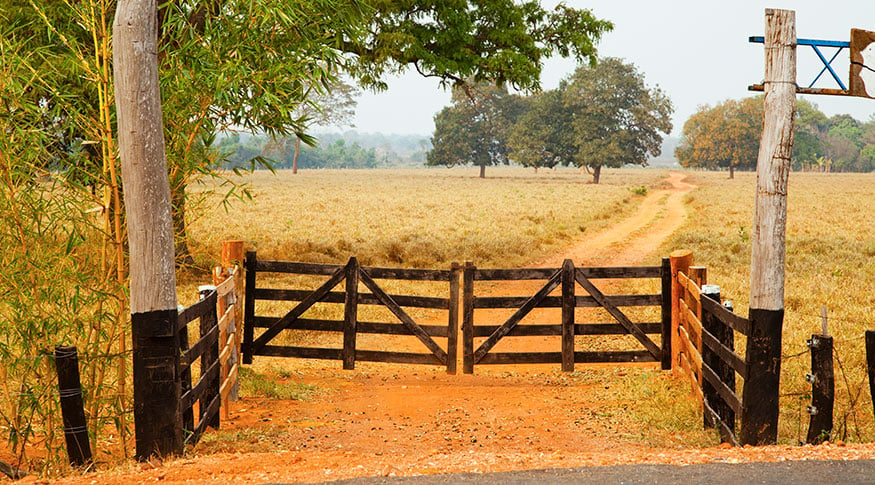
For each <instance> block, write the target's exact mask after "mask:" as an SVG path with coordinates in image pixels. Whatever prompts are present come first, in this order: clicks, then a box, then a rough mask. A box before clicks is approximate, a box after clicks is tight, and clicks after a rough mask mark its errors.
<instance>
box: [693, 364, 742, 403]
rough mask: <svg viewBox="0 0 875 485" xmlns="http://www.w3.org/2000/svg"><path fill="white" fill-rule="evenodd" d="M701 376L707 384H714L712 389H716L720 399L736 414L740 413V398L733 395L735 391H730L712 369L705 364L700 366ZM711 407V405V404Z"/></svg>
mask: <svg viewBox="0 0 875 485" xmlns="http://www.w3.org/2000/svg"><path fill="white" fill-rule="evenodd" d="M702 377H703V378H704V379H705V380H706V381H708V383H709V384H711V385H712V386H714V390H716V391H717V394H719V395H720V399H722V400H723V402H724V403H726V405H728V406H729V407H730V408H732V410H733V411H735V414H736V415H739V414H741V400H740V399H739V398H738V396H736V395H735V392H733V391H732V389H730V388H729V387H728V386H727V385H726V384H725V383H724V382H723V381H721V380H720V377H718V376H717V374H716V373H715V372H714V369H712V368H710V367H708V366H707V365H703V366H702ZM712 408H713V406H712Z"/></svg>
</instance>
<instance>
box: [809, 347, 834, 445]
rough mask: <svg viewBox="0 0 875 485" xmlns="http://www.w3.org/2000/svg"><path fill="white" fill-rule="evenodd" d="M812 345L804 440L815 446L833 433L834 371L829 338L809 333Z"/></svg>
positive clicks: (826, 439)
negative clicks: (809, 393) (806, 430)
mask: <svg viewBox="0 0 875 485" xmlns="http://www.w3.org/2000/svg"><path fill="white" fill-rule="evenodd" d="M808 346H809V347H810V348H811V374H809V375H808V376H807V378H808V380H809V381H810V382H811V407H810V408H809V409H808V413H809V414H810V415H811V418H810V419H809V421H808V436H807V437H806V440H805V441H806V442H807V443H811V444H813V445H818V444H820V443H823V442H824V441H829V439H830V436H831V435H832V414H833V413H832V411H833V404H834V397H835V374H834V373H833V362H832V349H833V342H832V337H830V336H828V335H812V336H811V340H809V341H808Z"/></svg>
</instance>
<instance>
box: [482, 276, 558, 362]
mask: <svg viewBox="0 0 875 485" xmlns="http://www.w3.org/2000/svg"><path fill="white" fill-rule="evenodd" d="M561 281H562V270H559V271H557V272H556V274H554V275H553V276H552V277H551V278H550V281H548V282H547V284H546V285H544V287H543V288H541V289H540V290H539V291H538V292H537V293H535V294H534V295H533V296H532V297H531V298H529V299H528V300H526V302H525V303H523V306H521V307H520V309H519V310H517V311H516V313H514V314H513V315H512V316H511V317H510V318H508V319H507V321H506V322H504V324H503V325H502V326H500V327H498V328H497V329H496V330H495V331H494V332H492V335H490V336H489V338H487V339H486V341H485V342H483V344H481V345H480V347H479V348H478V349H477V351H476V352H474V362H475V363H476V362H480V360H481V359H483V357H484V356H485V355H486V354H487V353H488V352H489V351H490V350H491V349H492V347H495V344H497V343H498V341H499V340H501V339H502V338H503V337H505V336H506V335H507V334H509V333H510V332H511V330H513V329H514V327H516V326H517V324H518V323H520V321H521V320H522V319H523V318H524V317H525V316H526V315H528V314H529V312H531V311H532V310H533V309H534V308H535V307H536V306H538V304H539V303H541V302H542V301H543V300H544V298H546V297H547V295H549V294H550V292H552V291H553V290H555V289H556V287H557V286H559V283H560V282H561Z"/></svg>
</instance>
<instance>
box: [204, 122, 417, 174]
mask: <svg viewBox="0 0 875 485" xmlns="http://www.w3.org/2000/svg"><path fill="white" fill-rule="evenodd" d="M294 142H295V140H294V139H288V138H271V137H269V136H266V135H259V136H249V137H241V136H240V135H239V134H237V133H233V134H230V135H228V136H226V137H223V138H220V139H219V141H218V142H217V148H218V150H219V152H220V153H222V154H223V155H224V158H225V162H224V163H225V166H226V168H232V167H240V166H245V165H254V166H255V167H256V168H257V167H259V166H271V167H273V168H275V169H281V170H285V169H292V167H293V166H294V164H295V160H294V157H295V143H294ZM314 143H315V144H316V146H307V145H299V150H300V151H299V154H298V160H297V166H298V167H299V168H301V169H320V168H326V169H327V168H377V167H390V166H412V165H422V164H423V162H424V161H425V150H426V148H427V146H428V139H427V138H425V137H423V136H419V135H384V134H365V133H358V132H355V131H347V132H345V133H331V134H324V135H317V136H315V137H314Z"/></svg>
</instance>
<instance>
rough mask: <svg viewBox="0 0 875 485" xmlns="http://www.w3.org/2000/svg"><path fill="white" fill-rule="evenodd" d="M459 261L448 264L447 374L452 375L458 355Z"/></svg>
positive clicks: (460, 268)
mask: <svg viewBox="0 0 875 485" xmlns="http://www.w3.org/2000/svg"><path fill="white" fill-rule="evenodd" d="M461 271H462V267H461V266H459V263H453V264H452V265H451V266H450V302H449V308H448V309H447V310H448V317H447V374H450V375H454V374H455V373H456V366H457V365H458V362H457V360H458V357H459V274H460V273H461Z"/></svg>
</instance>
